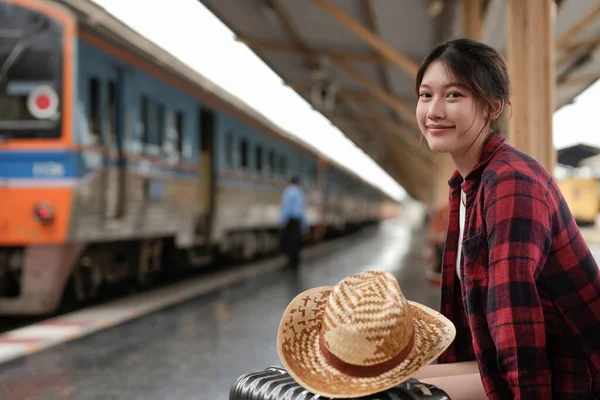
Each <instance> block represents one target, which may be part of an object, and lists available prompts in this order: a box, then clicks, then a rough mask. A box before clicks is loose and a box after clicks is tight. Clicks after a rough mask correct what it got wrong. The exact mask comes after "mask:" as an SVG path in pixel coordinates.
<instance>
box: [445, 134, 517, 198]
mask: <svg viewBox="0 0 600 400" xmlns="http://www.w3.org/2000/svg"><path fill="white" fill-rule="evenodd" d="M504 142H506V137H504V136H503V135H502V134H501V133H497V134H495V135H493V136H490V137H489V138H488V139H487V140H486V142H485V143H484V145H483V149H482V150H481V155H480V156H479V162H478V163H477V164H476V165H475V167H473V169H472V170H471V172H469V173H468V174H467V176H466V177H465V179H464V186H463V190H464V191H465V192H467V193H468V192H470V191H471V189H472V188H473V187H474V186H475V185H477V182H478V181H479V178H480V177H481V172H482V171H483V169H484V168H485V166H486V165H487V164H488V163H489V162H490V160H491V159H492V157H493V156H494V154H496V152H497V151H498V150H499V149H500V147H501V146H502V145H503V144H504ZM462 184H463V177H462V175H461V174H460V173H459V172H458V170H456V171H454V173H453V174H452V176H451V177H450V180H449V181H448V185H450V187H451V188H452V189H456V188H458V186H461V185H462Z"/></svg>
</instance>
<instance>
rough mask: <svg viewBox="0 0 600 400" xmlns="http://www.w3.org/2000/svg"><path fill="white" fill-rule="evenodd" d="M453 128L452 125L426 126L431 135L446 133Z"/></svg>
mask: <svg viewBox="0 0 600 400" xmlns="http://www.w3.org/2000/svg"><path fill="white" fill-rule="evenodd" d="M453 128H454V126H452V125H427V130H429V132H430V133H431V134H432V135H439V134H442V133H446V132H448V131H449V130H451V129H453Z"/></svg>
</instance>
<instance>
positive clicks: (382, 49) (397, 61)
mask: <svg viewBox="0 0 600 400" xmlns="http://www.w3.org/2000/svg"><path fill="white" fill-rule="evenodd" d="M313 3H315V4H316V5H318V6H319V7H321V9H323V11H325V12H326V13H328V14H329V15H331V16H332V17H333V18H334V19H335V20H337V21H338V22H339V23H340V24H342V25H343V26H345V27H346V28H348V29H349V30H350V31H352V32H353V33H354V34H355V35H356V36H358V37H359V38H361V39H362V40H364V41H365V42H367V43H368V44H369V45H370V46H371V47H373V48H374V49H375V50H377V51H378V52H379V53H380V54H381V55H382V56H384V57H385V58H387V59H388V60H389V61H390V62H391V63H392V64H394V65H396V66H397V67H399V68H400V69H401V70H402V71H404V72H406V73H407V74H408V76H409V77H411V78H412V79H415V78H416V76H417V71H418V70H419V65H418V64H417V63H416V62H414V61H413V60H411V59H409V58H408V57H406V56H405V55H403V54H401V53H400V52H398V51H397V50H396V49H394V48H393V47H392V46H390V45H389V44H387V43H386V42H384V41H383V40H381V39H380V38H379V37H378V36H377V35H376V34H375V33H373V32H372V31H371V30H369V29H367V28H365V27H364V26H363V25H362V24H361V23H360V22H358V21H356V20H355V19H353V18H352V17H350V16H349V15H348V14H346V13H345V12H344V11H343V10H342V9H341V8H339V7H338V6H337V5H335V4H334V3H333V2H331V1H329V0H313Z"/></svg>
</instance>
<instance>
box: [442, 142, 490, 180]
mask: <svg viewBox="0 0 600 400" xmlns="http://www.w3.org/2000/svg"><path fill="white" fill-rule="evenodd" d="M488 137H489V136H487V135H486V137H484V139H483V140H480V139H478V140H477V141H476V142H475V143H473V145H472V146H471V147H469V148H468V149H467V151H464V150H460V151H457V152H455V153H450V158H452V162H453V163H454V166H455V167H456V169H457V170H458V172H459V173H460V175H461V176H462V177H463V179H464V178H465V177H466V176H467V175H468V174H469V172H471V170H472V169H473V168H474V167H475V166H476V165H477V164H478V163H479V158H480V157H481V151H482V150H483V146H484V144H485V142H486V141H487V138H488Z"/></svg>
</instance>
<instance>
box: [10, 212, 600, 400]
mask: <svg viewBox="0 0 600 400" xmlns="http://www.w3.org/2000/svg"><path fill="white" fill-rule="evenodd" d="M413 225H414V224H412V223H411V222H410V221H409V220H407V219H403V218H399V219H393V220H388V221H385V222H383V223H382V224H381V225H379V226H377V227H370V228H366V229H364V230H362V231H361V232H359V233H357V234H355V235H353V236H349V237H346V238H343V239H338V240H337V241H336V243H335V244H334V245H329V247H327V248H324V249H325V250H321V251H320V253H319V254H317V255H313V256H312V257H310V258H307V259H306V260H305V261H304V262H303V266H302V267H301V269H300V270H299V271H298V272H297V273H294V272H292V271H290V270H287V269H285V268H282V265H278V266H274V264H273V263H270V264H268V263H267V264H264V263H263V265H262V267H261V268H262V270H261V271H260V272H256V273H255V274H254V276H248V277H245V278H244V279H243V280H240V281H239V282H237V283H231V284H227V285H226V286H224V287H222V288H220V289H215V290H211V291H208V292H207V293H205V294H203V295H200V296H196V297H195V298H191V299H190V298H188V299H185V297H180V298H179V300H178V301H179V302H178V303H175V304H172V305H169V306H166V307H163V308H162V309H161V307H160V306H157V305H156V304H155V303H156V301H157V300H156V296H158V298H160V299H163V302H164V299H166V298H168V296H169V294H168V292H166V291H163V292H160V293H158V292H157V293H158V294H157V295H156V296H155V297H154V298H153V297H152V295H149V294H142V295H140V297H139V298H138V299H137V300H136V299H133V300H131V299H127V300H126V301H121V303H119V304H122V305H121V306H118V307H116V306H115V307H113V311H112V313H113V315H120V314H118V313H116V314H115V311H114V309H118V308H119V307H121V308H122V309H121V314H123V313H124V312H125V311H123V310H127V311H126V313H127V315H128V316H129V317H128V318H124V317H120V318H121V320H120V321H118V322H114V323H112V324H110V323H105V324H104V325H105V326H104V328H103V329H100V328H99V329H97V330H95V331H94V332H93V334H87V335H81V336H80V337H76V335H74V336H73V337H72V338H71V339H69V340H66V341H65V342H64V343H60V344H56V345H53V346H52V347H49V348H46V349H43V350H42V351H38V352H35V353H32V354H29V355H25V356H22V357H19V358H16V359H13V360H10V361H6V362H4V363H3V364H0V398H1V399H16V400H19V399H77V400H88V399H89V400H92V399H93V400H98V399H128V400H134V399H140V400H141V399H144V400H154V399H156V400H165V399H169V400H170V399H190V400H191V399H202V400H205V399H224V400H225V399H227V398H228V393H229V389H230V387H231V385H232V384H233V382H234V381H235V380H236V379H237V378H238V377H239V376H240V375H243V374H245V373H248V372H252V371H259V370H262V369H264V368H266V367H269V366H272V365H279V364H280V361H279V359H278V356H277V350H276V336H277V328H278V326H279V322H280V318H281V315H282V313H283V311H284V310H285V308H286V306H287V305H288V303H289V301H290V300H291V299H292V298H293V297H295V296H296V295H297V294H298V293H300V292H301V291H303V290H305V289H308V288H311V287H315V286H321V285H333V284H335V283H337V282H338V281H340V280H341V279H343V278H345V277H346V276H348V275H351V274H353V273H356V272H360V271H365V270H372V269H378V270H385V271H389V272H391V273H393V274H394V275H395V276H396V278H397V279H398V281H399V283H400V287H401V289H402V290H403V292H404V294H405V296H406V297H407V298H408V299H409V300H414V301H418V302H421V303H423V304H425V305H427V306H429V307H432V308H435V309H437V308H438V303H439V288H436V287H432V286H431V285H429V283H428V281H427V279H425V272H426V270H427V268H428V264H427V263H426V261H425V260H424V258H423V249H424V244H425V236H426V232H425V231H424V230H420V229H419V228H418V227H414V226H413ZM591 247H592V248H593V250H594V253H595V255H596V257H598V255H600V247H598V246H596V245H591ZM280 264H281V263H280ZM265 265H270V267H268V268H267V267H265ZM161 290H163V289H161ZM179 292H181V290H179ZM153 299H154V300H153ZM132 301H133V302H134V303H136V304H138V306H139V307H142V306H143V304H152V306H151V307H150V306H146V311H137V315H135V314H136V312H132V311H131V310H130V309H126V308H125V307H128V306H127V304H129V305H131V304H132V303H131V302H132ZM153 301H154V303H152V302H153ZM84 312H86V311H84ZM87 312H88V315H103V318H108V317H107V315H108V314H107V313H108V311H106V309H105V310H104V311H103V312H100V311H98V310H96V311H87ZM93 312H95V313H96V314H89V313H93ZM79 317H80V318H83V317H84V316H83V314H82V315H80V316H79ZM111 325H112V326H111Z"/></svg>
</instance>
